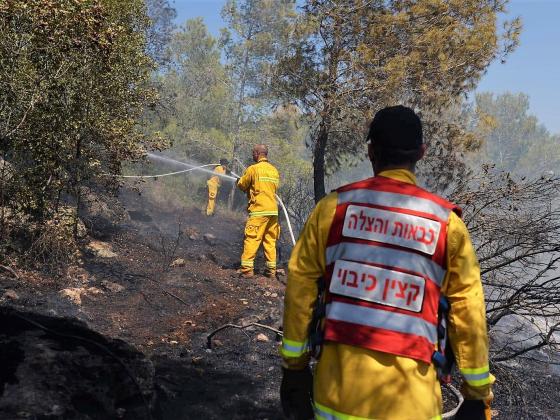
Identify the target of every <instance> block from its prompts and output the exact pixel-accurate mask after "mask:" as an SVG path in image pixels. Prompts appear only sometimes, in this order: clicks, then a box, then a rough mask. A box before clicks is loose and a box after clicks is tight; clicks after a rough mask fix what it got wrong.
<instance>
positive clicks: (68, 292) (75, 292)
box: [58, 287, 103, 305]
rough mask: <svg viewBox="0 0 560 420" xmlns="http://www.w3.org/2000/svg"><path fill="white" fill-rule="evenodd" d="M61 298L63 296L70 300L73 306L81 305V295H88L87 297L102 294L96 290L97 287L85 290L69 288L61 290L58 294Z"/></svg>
mask: <svg viewBox="0 0 560 420" xmlns="http://www.w3.org/2000/svg"><path fill="white" fill-rule="evenodd" d="M58 293H59V294H60V295H61V296H64V297H66V298H68V299H70V300H71V301H72V302H73V303H74V304H76V305H81V304H82V295H84V294H89V295H100V294H103V291H102V290H100V289H98V288H97V287H89V288H87V289H85V288H83V287H69V288H67V289H62V290H61V291H59V292H58Z"/></svg>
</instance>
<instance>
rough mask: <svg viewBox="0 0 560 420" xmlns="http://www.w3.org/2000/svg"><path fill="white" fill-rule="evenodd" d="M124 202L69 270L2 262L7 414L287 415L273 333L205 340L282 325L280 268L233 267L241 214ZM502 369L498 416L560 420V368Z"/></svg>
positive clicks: (1, 380)
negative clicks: (13, 269)
mask: <svg viewBox="0 0 560 420" xmlns="http://www.w3.org/2000/svg"><path fill="white" fill-rule="evenodd" d="M123 200H125V201H126V203H127V204H126V206H127V211H128V215H129V218H128V219H127V220H124V221H122V222H120V223H119V224H118V225H117V226H114V227H113V228H112V229H109V228H106V229H104V230H103V232H97V234H98V238H97V239H93V238H91V241H89V244H84V256H83V259H82V263H81V264H80V265H76V266H75V267H70V268H69V269H68V271H67V274H65V275H64V276H59V277H57V278H54V277H48V276H46V275H41V274H39V273H37V272H25V271H21V270H19V271H18V275H19V277H20V278H19V279H16V278H14V276H13V275H12V274H11V273H10V272H5V271H2V272H0V296H2V298H1V300H2V302H1V305H2V306H3V307H4V308H11V309H10V310H8V309H5V311H4V312H2V319H0V321H2V325H3V327H2V328H0V343H1V347H0V349H1V350H0V362H1V366H2V367H1V368H0V418H3V419H24V418H26V419H29V418H33V419H35V418H36V419H106V418H127V419H128V418H129V419H144V418H153V419H173V420H175V419H218V418H219V419H270V420H272V419H280V418H282V416H281V412H280V404H279V398H278V389H279V385H280V376H281V370H280V362H279V358H278V351H277V348H278V337H277V336H276V334H275V333H274V332H272V331H269V330H266V329H259V328H256V327H251V328H246V329H243V330H239V329H226V330H223V331H220V332H219V333H217V334H216V335H215V336H214V339H213V340H212V348H211V349H209V348H207V336H208V334H209V333H210V332H212V331H213V330H215V329H217V328H219V327H220V326H223V325H225V324H228V323H234V324H236V325H247V324H249V323H252V322H258V323H261V324H265V325H268V326H271V327H273V328H275V329H280V328H281V314H282V300H283V290H284V284H283V282H284V281H285V278H282V277H281V278H280V279H278V280H277V279H267V278H265V277H260V276H259V277H256V278H255V279H251V280H247V279H239V278H235V277H234V274H235V270H234V268H233V267H234V266H236V265H237V263H238V260H239V255H240V252H241V248H242V235H243V226H244V217H243V216H242V215H235V214H228V215H225V214H223V213H222V214H220V213H219V212H218V215H217V216H215V217H212V218H207V217H206V216H205V215H203V214H202V212H201V211H200V210H198V209H196V208H195V207H194V206H193V207H191V208H187V209H179V210H178V209H177V208H176V207H172V206H168V205H167V203H154V202H150V201H148V200H147V199H146V198H145V197H143V196H139V195H137V194H134V193H132V192H127V193H124V194H123ZM286 254H287V253H286V252H285V253H284V255H283V257H284V258H286V256H287V255H286ZM258 266H260V267H261V268H263V267H264V264H263V260H262V256H261V257H260V258H259V259H258V260H257V267H258ZM22 316H23V318H22ZM10 317H11V318H10ZM65 318H66V319H65ZM29 319H30V320H31V321H32V322H29ZM6 325H8V326H9V327H6ZM495 371H496V373H497V376H498V381H499V382H498V386H497V388H496V402H495V405H494V407H495V410H496V411H495V415H496V417H495V418H498V419H521V418H527V419H529V418H531V419H532V418H539V419H540V418H542V419H555V418H560V411H559V404H560V403H559V401H558V400H559V398H558V397H559V391H558V389H560V381H559V377H558V376H554V375H550V374H549V373H548V371H547V370H546V369H545V368H543V367H542V366H540V365H537V366H532V365H531V366H529V365H528V364H522V365H521V366H517V367H509V366H508V365H500V366H498V367H497V369H496V370H495ZM547 375H548V376H547ZM148 410H149V412H150V414H148Z"/></svg>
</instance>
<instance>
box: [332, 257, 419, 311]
mask: <svg viewBox="0 0 560 420" xmlns="http://www.w3.org/2000/svg"><path fill="white" fill-rule="evenodd" d="M425 286H426V280H425V279H424V278H422V277H419V276H413V275H411V274H406V273H401V272H399V271H393V270H387V269H384V268H379V267H373V266H371V265H366V264H359V263H355V262H350V261H345V260H337V261H336V263H335V265H334V271H333V275H332V279H331V284H330V287H329V291H330V292H331V293H334V294H337V295H342V296H348V297H353V298H357V299H362V300H366V301H368V302H373V303H379V304H381V305H387V306H392V307H394V308H400V309H406V310H408V311H412V312H420V311H421V310H422V303H423V302H424V288H425Z"/></svg>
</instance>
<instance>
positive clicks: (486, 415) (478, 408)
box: [454, 400, 492, 420]
mask: <svg viewBox="0 0 560 420" xmlns="http://www.w3.org/2000/svg"><path fill="white" fill-rule="evenodd" d="M491 416H492V415H491V411H490V406H489V405H487V404H485V402H484V401H482V400H465V401H464V402H463V404H461V407H459V411H457V414H456V415H455V417H454V418H455V420H490V419H491Z"/></svg>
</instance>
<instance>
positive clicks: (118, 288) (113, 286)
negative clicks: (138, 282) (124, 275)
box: [101, 280, 125, 293]
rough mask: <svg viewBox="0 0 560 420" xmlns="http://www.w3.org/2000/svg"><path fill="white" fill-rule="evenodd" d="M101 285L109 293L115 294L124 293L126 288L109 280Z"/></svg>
mask: <svg viewBox="0 0 560 420" xmlns="http://www.w3.org/2000/svg"><path fill="white" fill-rule="evenodd" d="M101 285H102V286H103V287H104V288H105V289H107V290H108V291H110V292H113V293H119V292H122V291H123V290H124V289H125V287H124V286H121V285H120V284H117V283H113V282H111V281H108V280H103V281H102V282H101Z"/></svg>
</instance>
